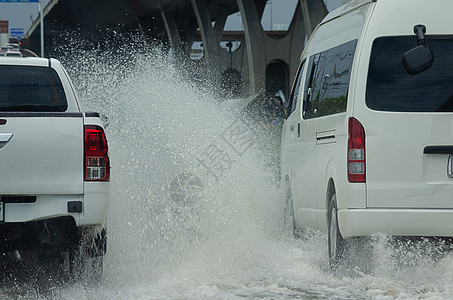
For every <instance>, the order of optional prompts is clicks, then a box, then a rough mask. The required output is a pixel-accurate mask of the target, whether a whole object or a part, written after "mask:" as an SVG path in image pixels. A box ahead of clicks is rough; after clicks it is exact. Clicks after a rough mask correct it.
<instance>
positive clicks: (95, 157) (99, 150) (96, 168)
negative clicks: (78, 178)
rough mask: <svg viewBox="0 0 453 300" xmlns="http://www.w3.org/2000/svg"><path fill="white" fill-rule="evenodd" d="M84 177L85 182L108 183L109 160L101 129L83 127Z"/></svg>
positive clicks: (97, 127) (91, 126)
mask: <svg viewBox="0 0 453 300" xmlns="http://www.w3.org/2000/svg"><path fill="white" fill-rule="evenodd" d="M84 147H85V155H84V156H85V158H84V176H85V180H86V181H109V179H110V160H109V157H108V145H107V139H106V137H105V133H104V130H103V129H102V127H100V126H97V125H85V138H84Z"/></svg>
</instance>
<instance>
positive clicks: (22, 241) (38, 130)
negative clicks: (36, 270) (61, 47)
mask: <svg viewBox="0 0 453 300" xmlns="http://www.w3.org/2000/svg"><path fill="white" fill-rule="evenodd" d="M0 77H1V78H2V80H0V168H1V170H2V171H3V172H4V174H8V175H7V176H2V178H1V179H0V229H1V230H0V241H1V242H0V251H1V252H3V253H5V252H8V251H15V250H18V251H33V252H36V253H39V255H40V257H41V258H42V260H46V261H48V262H52V263H53V262H57V263H58V265H61V264H59V263H60V262H61V260H62V259H64V258H65V259H66V262H65V265H69V269H70V271H71V272H73V273H74V274H77V272H78V271H80V270H81V269H83V268H85V267H88V266H89V267H90V268H92V269H93V271H94V273H95V275H97V276H100V275H101V274H102V256H103V255H104V254H105V253H106V241H107V240H106V239H107V237H106V230H105V220H106V214H107V208H108V200H109V178H110V164H109V157H108V145H107V139H106V136H105V133H104V129H103V127H102V123H101V119H100V117H99V115H98V114H97V113H83V112H81V111H80V106H79V103H78V100H77V97H76V95H75V93H74V88H73V86H72V83H71V82H70V79H69V77H68V76H67V73H66V71H65V70H64V69H63V67H62V66H61V64H60V63H59V62H58V61H57V60H55V59H41V58H4V57H0Z"/></svg>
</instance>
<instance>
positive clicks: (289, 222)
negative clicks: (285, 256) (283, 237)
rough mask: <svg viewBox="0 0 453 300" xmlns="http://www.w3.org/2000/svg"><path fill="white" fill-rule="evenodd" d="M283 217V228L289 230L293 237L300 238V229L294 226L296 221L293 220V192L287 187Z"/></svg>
mask: <svg viewBox="0 0 453 300" xmlns="http://www.w3.org/2000/svg"><path fill="white" fill-rule="evenodd" d="M283 218H284V220H283V223H284V224H283V226H284V228H285V229H288V230H289V231H291V232H292V235H293V237H295V238H301V236H302V230H301V229H300V228H298V227H297V226H296V222H295V221H294V206H293V194H292V192H291V188H288V189H287V192H286V195H285V207H284V211H283Z"/></svg>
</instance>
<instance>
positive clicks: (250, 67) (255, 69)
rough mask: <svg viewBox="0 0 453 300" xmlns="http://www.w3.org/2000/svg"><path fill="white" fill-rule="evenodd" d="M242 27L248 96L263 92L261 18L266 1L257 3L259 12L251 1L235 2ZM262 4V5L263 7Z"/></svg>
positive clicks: (263, 64)
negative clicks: (245, 54) (239, 13)
mask: <svg viewBox="0 0 453 300" xmlns="http://www.w3.org/2000/svg"><path fill="white" fill-rule="evenodd" d="M237 3H238V6H239V10H240V12H241V17H242V23H243V25H244V35H245V46H246V51H247V56H246V57H247V72H248V86H249V92H248V93H249V94H255V93H259V92H262V91H263V90H264V87H265V84H264V73H265V71H266V65H265V47H264V35H265V34H264V32H263V27H262V26H261V17H262V14H263V11H264V6H265V5H266V1H265V0H264V1H258V4H259V5H260V6H259V7H260V8H261V9H260V12H259V11H258V10H257V5H256V4H255V1H253V0H237ZM263 4H264V5H263Z"/></svg>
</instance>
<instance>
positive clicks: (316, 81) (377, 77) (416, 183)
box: [281, 0, 453, 265]
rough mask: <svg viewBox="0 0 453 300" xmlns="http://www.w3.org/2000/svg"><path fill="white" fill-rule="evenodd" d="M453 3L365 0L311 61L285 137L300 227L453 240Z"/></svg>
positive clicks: (331, 25)
mask: <svg viewBox="0 0 453 300" xmlns="http://www.w3.org/2000/svg"><path fill="white" fill-rule="evenodd" d="M452 11H453V1H451V0H432V1H424V0H397V1H396V0H377V1H372V0H355V1H351V2H349V3H348V4H345V5H343V6H341V7H340V8H338V9H336V10H335V11H333V12H331V13H330V14H329V15H328V16H327V17H326V18H325V19H324V20H323V21H322V22H321V23H320V24H319V25H318V26H317V28H316V29H315V31H314V33H313V35H312V36H311V38H310V40H309V41H308V43H307V46H306V48H305V49H304V51H303V53H302V55H301V63H300V68H299V71H298V74H297V76H296V80H295V83H294V85H293V90H292V93H291V96H290V101H289V102H290V106H289V108H288V110H289V111H288V114H287V116H286V120H285V122H284V127H283V136H282V150H281V151H282V182H283V183H285V186H286V188H287V189H288V191H289V192H291V195H292V197H291V198H292V202H293V205H292V208H293V214H294V226H295V227H296V228H302V229H303V228H305V227H310V228H315V229H319V230H322V231H324V232H327V233H328V240H329V242H328V252H329V262H330V264H331V265H335V263H336V262H338V261H339V260H341V258H342V256H343V254H344V253H343V251H344V248H345V247H344V245H345V243H344V241H345V240H347V239H348V238H351V237H360V236H371V235H372V234H374V233H378V232H382V233H386V234H390V235H393V236H446V237H453V21H452V18H451V12H452Z"/></svg>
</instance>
